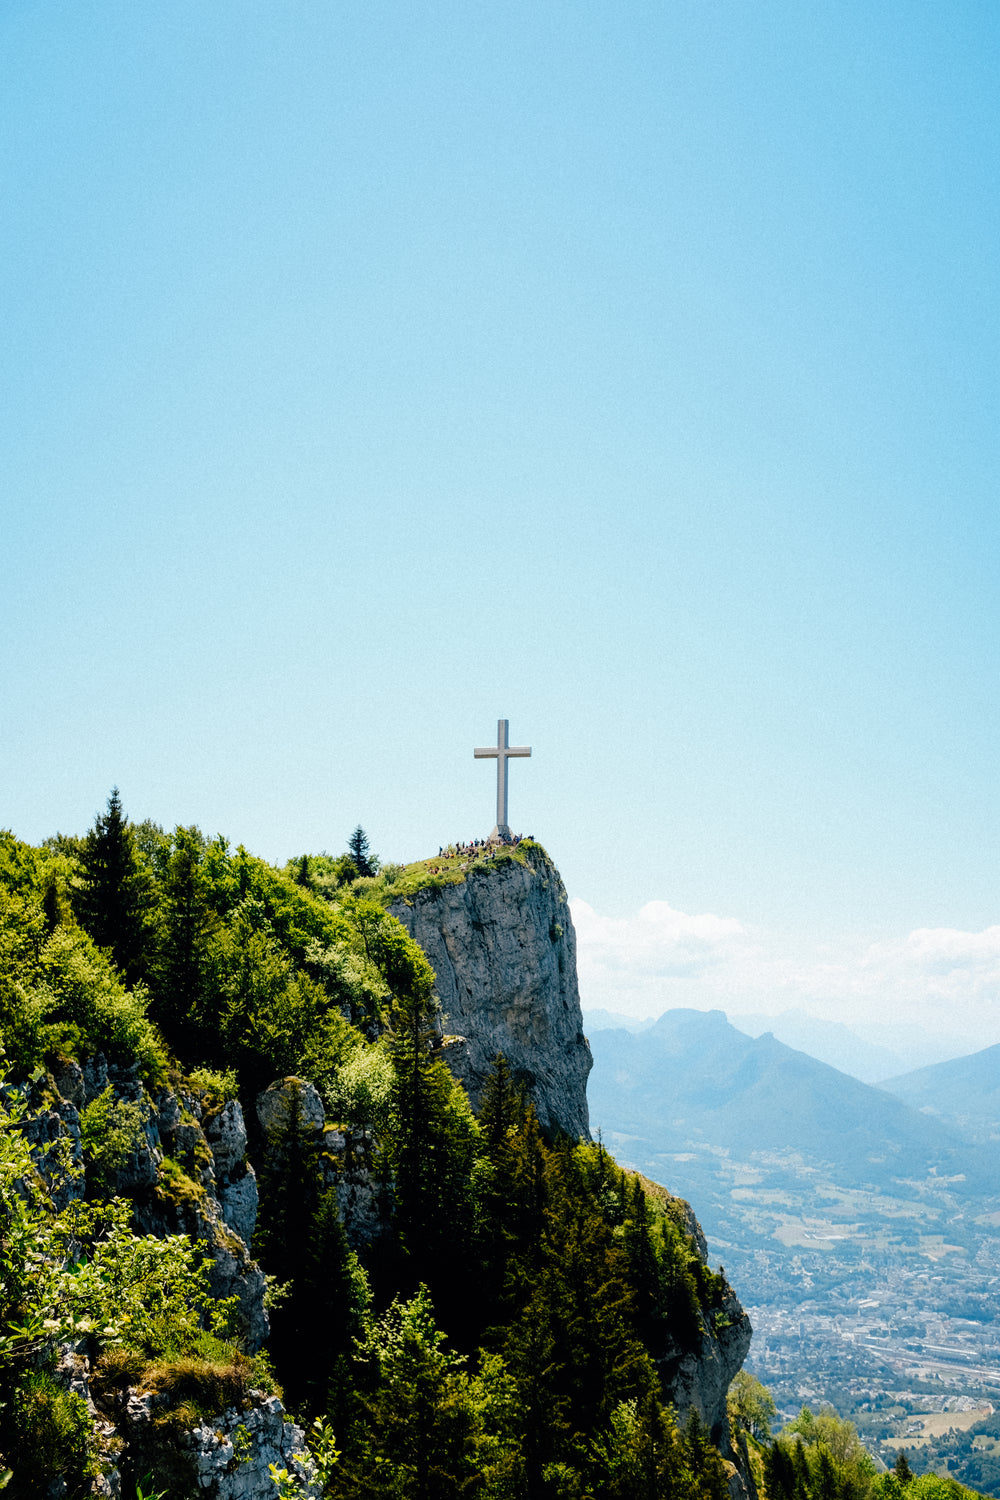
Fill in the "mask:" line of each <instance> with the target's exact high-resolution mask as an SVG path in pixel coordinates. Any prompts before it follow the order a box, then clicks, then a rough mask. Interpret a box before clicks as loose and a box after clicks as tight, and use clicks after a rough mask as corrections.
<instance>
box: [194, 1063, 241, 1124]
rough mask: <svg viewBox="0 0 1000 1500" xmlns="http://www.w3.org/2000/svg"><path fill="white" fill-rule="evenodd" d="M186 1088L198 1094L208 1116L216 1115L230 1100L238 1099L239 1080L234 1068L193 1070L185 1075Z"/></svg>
mask: <svg viewBox="0 0 1000 1500" xmlns="http://www.w3.org/2000/svg"><path fill="white" fill-rule="evenodd" d="M186 1083H187V1086H188V1088H190V1089H192V1090H193V1091H194V1092H195V1093H196V1094H199V1095H200V1096H201V1099H202V1103H203V1104H204V1105H205V1106H206V1108H207V1109H208V1111H209V1113H210V1114H216V1113H217V1112H218V1111H219V1110H220V1109H222V1107H223V1105H225V1104H228V1103H229V1101H230V1099H238V1098H239V1092H240V1085H239V1079H238V1078H237V1076H236V1069H235V1068H226V1069H224V1070H219V1069H216V1068H195V1070H194V1072H193V1073H189V1074H188V1075H187V1079H186Z"/></svg>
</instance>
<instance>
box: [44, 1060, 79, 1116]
mask: <svg viewBox="0 0 1000 1500" xmlns="http://www.w3.org/2000/svg"><path fill="white" fill-rule="evenodd" d="M52 1076H53V1078H54V1080H55V1085H56V1088H57V1089H58V1090H59V1093H60V1094H61V1095H62V1097H63V1098H64V1099H68V1100H69V1102H70V1104H75V1105H76V1107H77V1109H81V1108H82V1107H83V1105H84V1104H85V1103H86V1098H87V1094H86V1087H85V1085H84V1081H83V1069H82V1068H81V1067H80V1064H79V1063H76V1062H73V1061H72V1060H71V1059H70V1058H64V1059H62V1060H60V1061H59V1062H58V1063H57V1064H56V1066H55V1067H54V1068H53V1070H52Z"/></svg>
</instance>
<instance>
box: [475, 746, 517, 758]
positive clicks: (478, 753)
mask: <svg viewBox="0 0 1000 1500" xmlns="http://www.w3.org/2000/svg"><path fill="white" fill-rule="evenodd" d="M499 754H500V751H499V750H498V749H497V747H496V745H494V746H493V748H492V750H490V749H486V750H473V752H472V757H473V759H474V760H496V758H497V756H498V755H499ZM507 754H508V755H509V754H510V751H509V750H508V752H507Z"/></svg>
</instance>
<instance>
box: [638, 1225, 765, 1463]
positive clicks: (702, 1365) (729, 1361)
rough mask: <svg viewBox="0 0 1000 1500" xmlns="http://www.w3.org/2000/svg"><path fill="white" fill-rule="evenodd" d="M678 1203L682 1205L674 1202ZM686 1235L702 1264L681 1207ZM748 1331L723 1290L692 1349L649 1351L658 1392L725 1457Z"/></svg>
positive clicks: (704, 1253) (696, 1233)
mask: <svg viewBox="0 0 1000 1500" xmlns="http://www.w3.org/2000/svg"><path fill="white" fill-rule="evenodd" d="M679 1201H681V1202H682V1203H683V1199H681V1200H679ZM684 1209H685V1217H686V1219H687V1226H686V1227H687V1231H688V1234H689V1235H690V1236H691V1238H692V1240H693V1241H694V1243H695V1245H696V1246H697V1249H698V1254H699V1255H700V1256H701V1258H702V1260H703V1261H704V1262H705V1264H706V1265H707V1264H708V1245H707V1244H706V1242H705V1236H704V1234H703V1233H702V1228H701V1225H700V1224H699V1223H698V1220H697V1219H696V1218H695V1216H694V1213H693V1211H692V1209H691V1205H690V1204H689V1203H684ZM752 1336H753V1328H752V1327H751V1324H750V1319H749V1318H748V1317H747V1315H746V1313H745V1312H744V1311H743V1307H742V1305H741V1303H740V1300H739V1298H738V1297H737V1295H736V1293H735V1292H734V1291H733V1289H732V1287H731V1286H729V1285H728V1283H727V1284H726V1287H725V1294H724V1297H723V1299H722V1302H721V1305H719V1306H717V1307H715V1308H714V1309H713V1312H712V1315H711V1317H710V1318H708V1317H705V1316H704V1315H703V1316H702V1319H701V1336H700V1338H699V1340H698V1342H697V1344H696V1345H695V1346H694V1347H693V1348H687V1349H682V1348H681V1347H680V1346H679V1345H678V1344H675V1343H669V1344H668V1345H667V1346H666V1347H665V1348H663V1349H658V1350H656V1351H655V1354H656V1363H657V1367H658V1368H659V1371H660V1375H661V1377H662V1379H663V1384H664V1389H665V1390H666V1391H667V1392H668V1394H669V1396H670V1399H671V1401H672V1402H673V1403H674V1405H675V1406H676V1408H677V1410H678V1411H679V1412H682V1413H683V1412H686V1411H688V1410H690V1408H691V1407H694V1409H695V1411H697V1413H698V1415H699V1416H700V1417H701V1418H702V1420H703V1421H704V1422H705V1424H706V1426H707V1427H708V1428H709V1429H710V1431H711V1434H712V1441H713V1443H716V1444H718V1445H719V1447H721V1448H722V1450H723V1452H726V1451H727V1450H728V1448H729V1442H730V1438H729V1422H728V1418H727V1414H726V1395H727V1393H728V1391H729V1387H730V1385H731V1383H732V1380H733V1377H734V1376H735V1375H736V1373H737V1371H738V1370H740V1369H741V1368H742V1365H743V1361H744V1360H745V1359H746V1357H747V1354H748V1353H749V1351H750V1340H751V1338H752Z"/></svg>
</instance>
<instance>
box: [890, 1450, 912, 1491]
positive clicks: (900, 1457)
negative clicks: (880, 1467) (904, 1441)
mask: <svg viewBox="0 0 1000 1500" xmlns="http://www.w3.org/2000/svg"><path fill="white" fill-rule="evenodd" d="M893 1473H894V1474H895V1476H896V1478H897V1479H898V1480H899V1482H900V1484H909V1482H910V1480H911V1479H912V1478H913V1470H912V1469H911V1468H910V1465H909V1463H908V1462H907V1458H906V1452H905V1450H904V1449H903V1448H900V1450H899V1452H898V1453H897V1454H896V1462H895V1464H894V1465H893Z"/></svg>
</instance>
